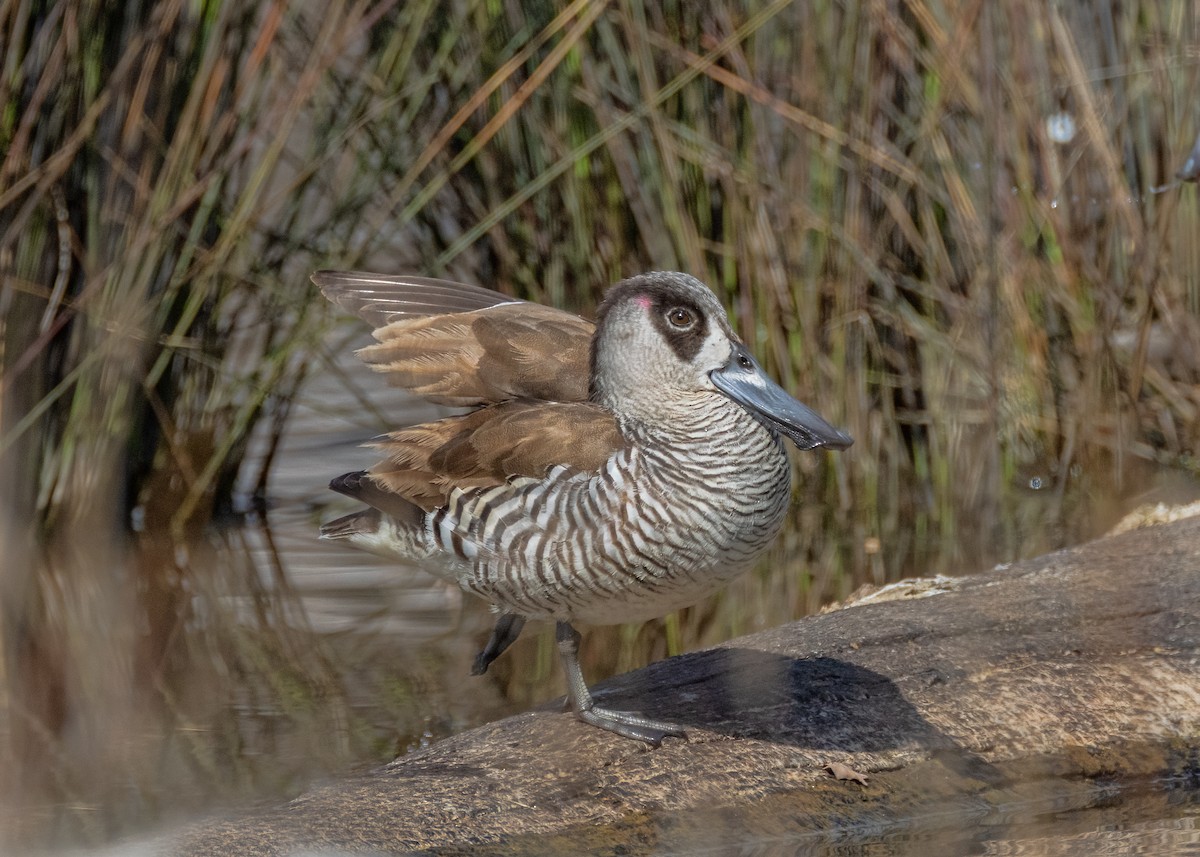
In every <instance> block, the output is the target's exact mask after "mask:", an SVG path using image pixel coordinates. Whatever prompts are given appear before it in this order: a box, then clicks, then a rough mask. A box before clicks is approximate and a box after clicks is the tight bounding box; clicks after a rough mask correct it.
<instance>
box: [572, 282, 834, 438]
mask: <svg viewBox="0 0 1200 857" xmlns="http://www.w3.org/2000/svg"><path fill="white" fill-rule="evenodd" d="M591 372H592V376H591V397H592V399H593V400H594V401H596V402H599V403H600V404H603V405H605V406H606V407H608V408H610V409H611V410H612V411H613V412H615V413H616V414H618V415H620V416H627V417H633V418H635V419H638V420H640V421H642V422H646V423H651V424H653V423H655V422H666V421H669V420H671V419H674V418H675V416H676V415H677V414H678V413H679V409H680V408H686V407H689V406H692V405H693V404H696V403H699V402H700V401H702V400H703V399H704V398H706V397H709V396H712V395H720V396H724V397H726V398H727V399H730V400H732V401H733V402H736V403H737V404H738V405H740V406H741V407H742V408H744V409H745V410H746V411H748V412H749V413H750V414H752V415H753V416H754V417H755V418H756V419H757V420H758V421H759V422H760V423H762V424H763V425H764V426H766V427H767V428H768V429H770V430H771V431H774V432H777V433H779V434H782V435H784V436H786V437H788V438H790V439H791V440H792V441H793V442H794V443H795V444H796V446H798V447H799V448H800V449H812V448H814V447H819V446H824V447H829V448H830V449H845V448H846V447H848V446H850V444H851V443H853V441H852V440H851V438H850V436H849V435H847V434H846V433H844V432H842V431H839V430H838V429H835V428H834V427H833V426H831V425H830V424H829V423H827V422H826V421H825V420H823V419H822V418H821V417H820V416H818V415H817V414H816V413H815V412H814V411H813V410H812V409H811V408H809V407H808V406H807V405H804V404H803V403H801V402H799V401H797V400H796V399H794V398H792V397H791V396H790V395H788V394H787V392H785V391H784V389H783V388H782V387H780V386H779V385H778V384H776V383H775V382H774V381H773V380H771V378H770V377H768V376H767V374H766V373H765V372H764V371H763V370H762V367H760V366H759V365H758V363H757V361H755V359H754V358H753V357H752V356H751V354H750V351H749V349H747V348H746V345H745V344H744V343H743V342H742V341H741V340H740V339H738V337H737V335H736V334H735V333H734V332H733V329H732V328H731V327H730V326H729V318H728V316H726V314H725V310H724V308H723V307H722V306H721V304H720V302H719V301H718V300H717V298H716V295H714V294H713V293H712V290H711V289H709V288H708V286H706V285H704V283H702V282H700V281H699V280H697V279H696V278H695V277H692V276H689V275H687V274H679V273H673V272H655V273H650V274H641V275H639V276H636V277H631V278H630V279H628V280H623V281H621V282H620V283H617V284H616V285H615V286H613V287H612V288H611V289H610V290H609V292H608V294H607V295H606V296H605V298H604V301H603V302H602V303H601V304H600V309H599V311H598V313H597V316H596V334H595V337H594V339H593V340H592V362H591Z"/></svg>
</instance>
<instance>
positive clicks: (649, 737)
mask: <svg viewBox="0 0 1200 857" xmlns="http://www.w3.org/2000/svg"><path fill="white" fill-rule="evenodd" d="M555 636H556V638H557V640H558V653H559V655H560V656H561V657H562V664H563V672H564V673H566V676H567V702H568V703H569V704H570V706H571V710H572V711H574V712H575V716H576V717H578V718H579V719H580V720H582V721H583V722H584V723H588V724H590V725H592V726H598V727H599V728H601V729H607V730H608V731H609V732H615V733H617V734H618V735H621V736H623V737H625V738H632V739H633V740H635V741H645V742H646V743H647V744H649V745H650V746H651V747H657V746H658V745H659V744H661V743H662V740H663V738H666V737H668V736H670V737H675V738H686V737H687V733H686V732H684V731H683V730H682V729H681V728H679V727H678V726H675V725H674V724H672V723H663V722H661V721H659V720H651V719H650V718H649V717H643V716H642V715H641V714H635V713H633V712H632V711H610V710H609V709H607V708H597V707H596V704H595V703H594V702H592V694H591V693H590V692H589V691H588V688H587V684H586V683H585V682H584V680H583V670H582V669H580V667H579V632H578V631H576V630H575V629H574V628H572V627H571V623H570V622H559V623H558V625H557V626H556V628H555Z"/></svg>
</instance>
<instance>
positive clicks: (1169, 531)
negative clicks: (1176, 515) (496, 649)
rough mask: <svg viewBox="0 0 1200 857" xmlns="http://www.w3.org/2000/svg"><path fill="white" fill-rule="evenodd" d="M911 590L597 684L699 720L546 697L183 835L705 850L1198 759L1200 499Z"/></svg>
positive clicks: (191, 838) (247, 841) (464, 849)
mask: <svg viewBox="0 0 1200 857" xmlns="http://www.w3.org/2000/svg"><path fill="white" fill-rule="evenodd" d="M900 591H901V592H903V593H904V594H906V596H907V597H902V598H892V599H890V600H881V599H878V598H876V599H868V600H866V601H863V602H859V603H856V604H851V605H849V606H847V607H845V608H844V609H841V610H837V611H835V612H831V613H826V614H823V615H820V616H813V617H809V618H807V619H804V620H801V621H799V622H795V623H792V624H789V625H786V626H783V627H781V628H776V629H774V630H771V631H766V632H763V633H759V634H754V635H752V636H749V637H744V638H741V639H737V640H732V641H730V642H729V643H727V644H725V645H723V646H720V647H718V648H715V649H710V650H707V651H701V652H695V653H692V654H687V655H682V656H680V657H676V658H671V659H669V660H666V661H662V662H659V663H656V664H653V665H651V666H649V667H647V668H646V669H643V670H638V671H636V672H633V673H630V674H627V675H623V676H619V677H617V678H615V679H613V680H611V681H608V682H605V683H601V684H600V685H598V686H597V696H598V697H599V699H600V700H601V704H604V705H608V706H612V707H618V708H633V709H640V710H642V711H645V712H646V713H648V714H650V715H652V716H654V717H661V718H663V719H669V720H672V721H674V722H676V723H680V724H683V725H685V726H686V727H687V729H688V732H689V739H688V740H687V741H683V740H672V739H668V740H667V741H666V742H665V743H664V744H663V746H662V747H661V748H659V749H657V750H647V749H645V748H644V747H643V746H642V745H639V744H638V743H636V742H633V741H629V740H625V739H622V738H619V737H617V736H615V735H612V734H610V733H606V732H602V731H601V730H599V729H594V728H590V727H588V726H585V725H584V724H582V723H579V722H577V721H576V720H575V719H574V718H573V717H571V716H570V715H569V714H566V713H563V712H561V710H558V709H556V708H555V707H554V706H547V707H546V708H545V709H542V710H538V711H533V712H529V713H527V714H523V715H519V716H517V717H512V718H509V719H507V720H502V721H499V722H496V723H491V724H489V725H487V726H484V727H482V728H479V729H475V730H473V731H470V732H467V733H464V734H461V735H458V736H455V737H453V738H449V739H447V740H444V741H441V742H439V743H437V744H434V745H433V746H431V747H429V748H427V749H425V750H422V751H420V752H414V753H411V754H409V755H407V756H404V757H402V758H400V759H397V760H396V761H394V762H392V763H391V764H389V765H387V766H386V767H384V768H381V769H379V770H376V771H374V772H371V773H369V774H366V775H364V776H360V777H356V778H353V779H347V780H344V781H340V782H334V783H330V784H328V785H324V786H321V787H319V788H314V789H313V790H311V791H310V792H309V793H307V794H305V795H303V796H301V797H299V798H297V799H296V800H293V801H292V802H290V803H288V804H286V805H284V806H281V807H278V808H276V809H272V810H268V811H265V812H259V813H256V814H253V815H250V816H247V817H242V818H237V819H229V820H224V821H217V822H210V823H207V824H204V825H199V826H197V827H194V828H192V829H191V830H189V831H187V832H186V833H185V834H183V835H181V836H178V837H176V838H174V839H173V840H172V841H171V842H170V843H169V844H168V845H166V846H164V848H163V852H164V853H172V854H178V855H190V857H201V855H229V854H239V855H283V854H301V853H313V852H314V851H316V852H319V853H322V854H339V853H349V852H354V853H371V854H403V853H410V852H413V851H420V852H422V853H431V854H439V855H450V854H468V853H470V854H476V853H480V849H485V850H486V853H488V854H522V855H531V854H555V855H558V854H570V853H589V854H648V853H664V852H669V853H679V854H684V853H689V852H690V851H694V850H697V849H699V848H700V847H703V848H705V849H709V848H714V847H718V846H720V845H721V844H722V843H729V844H730V845H735V844H736V843H739V842H745V841H746V840H747V839H749V840H754V841H762V840H765V839H768V838H777V837H785V839H789V840H794V841H800V840H801V839H803V840H805V841H811V839H812V837H813V836H834V835H838V836H844V835H845V831H846V830H848V829H849V828H851V826H853V828H854V829H857V830H862V829H864V825H866V826H872V825H874V826H878V825H885V826H886V825H899V824H902V823H905V820H906V819H908V820H911V819H913V818H916V817H918V816H920V815H921V814H922V813H925V814H928V813H929V812H930V811H932V810H936V811H937V812H939V813H944V812H948V811H953V810H954V809H955V808H957V809H959V810H961V811H963V812H972V813H979V812H982V811H985V810H986V809H987V808H988V807H989V806H992V807H995V806H1001V805H1004V804H1006V803H1010V802H1012V801H1014V800H1018V801H1020V800H1028V799H1031V798H1032V797H1036V796H1041V797H1046V796H1054V797H1055V798H1056V799H1060V798H1061V799H1063V800H1067V801H1070V800H1075V801H1076V802H1078V801H1079V800H1086V799H1087V795H1088V794H1090V793H1092V792H1094V791H1095V789H1096V784H1097V783H1104V784H1110V783H1113V782H1117V783H1121V782H1126V781H1133V780H1139V781H1145V780H1147V779H1153V778H1162V777H1168V776H1174V777H1185V778H1190V781H1191V782H1195V781H1196V780H1197V779H1198V778H1200V518H1195V517H1193V518H1189V519H1185V520H1180V521H1177V522H1175V523H1171V524H1165V525H1162V526H1158V527H1153V528H1149V529H1140V530H1135V531H1132V532H1127V533H1125V534H1123V535H1119V536H1114V537H1109V538H1104V539H1101V540H1099V541H1096V542H1092V543H1090V544H1088V545H1085V546H1083V547H1080V548H1076V549H1073V550H1065V551H1059V552H1057V553H1054V554H1050V555H1048V556H1044V557H1040V558H1038V559H1035V560H1030V561H1028V562H1022V563H1016V564H1012V565H1008V566H1002V567H998V568H997V569H995V570H993V571H992V572H989V573H986V574H981V575H977V576H973V577H969V578H960V579H956V580H954V581H953V582H952V584H949V583H947V582H946V581H945V580H942V581H939V582H938V584H937V585H936V586H933V587H922V586H911V585H910V586H909V587H908V588H907V589H903V590H900ZM912 593H921V594H922V595H924V597H918V598H914V597H912V595H911V594H912ZM827 766H831V767H830V768H829V769H828V770H827ZM830 770H835V771H836V770H848V771H852V772H854V773H855V774H858V775H860V778H859V779H855V778H844V779H840V778H837V777H835V776H831V774H830ZM876 829H878V828H877V827H876ZM839 831H841V833H839ZM789 853H790V852H789Z"/></svg>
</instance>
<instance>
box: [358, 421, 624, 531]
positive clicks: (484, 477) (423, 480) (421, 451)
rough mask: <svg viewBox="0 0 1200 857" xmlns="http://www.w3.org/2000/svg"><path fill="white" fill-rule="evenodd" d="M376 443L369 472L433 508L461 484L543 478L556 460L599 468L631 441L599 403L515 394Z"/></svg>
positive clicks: (389, 489) (407, 497) (583, 468)
mask: <svg viewBox="0 0 1200 857" xmlns="http://www.w3.org/2000/svg"><path fill="white" fill-rule="evenodd" d="M372 445H373V446H375V447H376V448H378V449H379V450H381V451H382V452H383V453H384V455H385V458H384V460H383V461H381V462H380V463H379V464H377V465H375V466H374V467H372V468H371V469H370V471H368V472H369V474H370V477H371V479H372V480H373V481H374V482H375V483H376V484H377V485H378V486H379V487H380V488H381V489H383V490H384V491H385V492H387V493H389V494H392V495H399V496H400V497H401V498H403V499H404V500H407V501H409V502H411V503H415V504H416V505H418V506H420V507H421V508H422V509H425V510H426V511H430V510H432V509H436V508H437V507H439V506H442V505H444V504H445V503H447V502H448V501H449V498H450V492H451V491H453V490H454V489H455V488H463V489H466V490H469V489H472V488H488V487H492V486H495V485H502V484H504V483H505V482H507V481H509V480H510V479H513V478H514V477H519V476H527V477H531V478H535V479H540V478H541V477H543V476H545V475H546V473H547V472H549V470H550V469H551V468H553V467H555V466H557V465H564V466H566V467H570V468H572V469H575V470H580V471H585V472H592V471H595V470H599V469H600V468H601V467H603V466H604V463H605V462H606V461H608V459H609V457H611V456H612V455H613V454H614V453H615V452H617V451H618V450H619V449H621V448H622V447H623V446H624V445H625V440H624V438H623V436H622V435H621V432H620V430H619V428H618V427H617V421H616V419H615V418H614V417H613V415H612V413H611V412H610V411H608V410H606V409H604V408H602V407H600V406H599V405H593V404H591V403H589V402H531V401H512V402H504V403H501V404H498V405H492V406H490V407H486V408H481V409H479V410H477V411H472V412H471V413H469V414H463V415H462V416H457V417H449V418H447V419H443V420H437V421H436V422H431V423H425V424H423V425H417V426H410V427H408V428H404V429H400V430H399V431H395V432H391V433H390V434H387V435H384V436H383V437H382V438H380V439H379V440H377V441H376V442H375V443H374V444H372ZM368 502H369V501H368Z"/></svg>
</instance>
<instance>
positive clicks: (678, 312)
mask: <svg viewBox="0 0 1200 857" xmlns="http://www.w3.org/2000/svg"><path fill="white" fill-rule="evenodd" d="M667 321H669V322H671V326H672V327H677V328H679V329H680V330H686V329H687V328H689V327H691V326H692V325H694V324H695V323H696V314H695V313H693V312H692V311H691V310H690V309H687V308H686V307H681V306H677V307H675V308H674V309H670V310H667Z"/></svg>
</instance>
